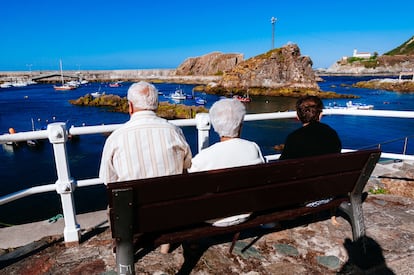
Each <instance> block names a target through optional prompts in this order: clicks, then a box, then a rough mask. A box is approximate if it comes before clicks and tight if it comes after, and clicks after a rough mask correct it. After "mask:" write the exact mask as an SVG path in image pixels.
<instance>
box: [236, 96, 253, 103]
mask: <svg viewBox="0 0 414 275" xmlns="http://www.w3.org/2000/svg"><path fill="white" fill-rule="evenodd" d="M233 98H235V99H237V100H238V101H241V102H251V101H252V99H251V97H249V96H248V95H245V96H239V95H235V96H233Z"/></svg>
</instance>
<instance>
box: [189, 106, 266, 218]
mask: <svg viewBox="0 0 414 275" xmlns="http://www.w3.org/2000/svg"><path fill="white" fill-rule="evenodd" d="M209 114H210V120H211V124H212V125H213V128H214V131H215V132H216V133H217V134H218V135H219V136H220V142H217V143H215V144H213V145H211V146H210V147H208V148H205V149H203V150H202V151H201V152H199V153H198V154H197V155H196V156H195V157H194V158H193V159H192V161H191V167H190V169H188V171H189V172H198V171H206V170H214V169H220V168H230V167H238V166H245V165H253V164H259V163H264V158H263V156H262V152H261V151H260V148H259V146H258V145H257V144H256V143H254V142H252V141H248V140H245V139H241V138H240V134H241V129H242V126H243V120H244V115H245V114H246V108H245V107H244V105H243V103H241V102H240V101H238V100H237V99H222V100H219V101H217V102H215V103H214V104H213V106H211V108H210V112H209ZM250 215H251V213H244V214H240V215H236V216H231V217H226V218H222V219H214V220H209V221H207V222H208V223H211V224H212V225H213V226H230V225H235V224H238V223H242V222H244V221H245V220H247V219H248V218H249V216H250Z"/></svg>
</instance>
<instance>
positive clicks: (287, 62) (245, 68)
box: [177, 44, 355, 98]
mask: <svg viewBox="0 0 414 275" xmlns="http://www.w3.org/2000/svg"><path fill="white" fill-rule="evenodd" d="M312 64H313V63H312V60H311V59H310V58H309V57H308V56H302V55H301V53H300V49H299V47H298V46H297V45H296V44H288V45H285V46H283V47H281V48H277V49H273V50H270V51H268V52H266V53H264V54H261V55H258V56H254V57H252V58H249V59H247V60H243V56H242V55H239V54H221V53H213V54H208V55H204V56H201V57H197V58H190V59H187V60H186V61H184V62H183V63H182V64H181V65H180V66H179V67H178V68H177V74H179V75H204V76H208V75H211V74H213V75H215V76H221V77H220V78H218V79H217V80H216V81H212V82H210V83H208V84H207V85H203V86H200V87H197V89H198V90H204V91H205V92H206V93H211V94H218V95H223V96H231V95H245V94H247V93H248V94H249V96H251V95H254V96H285V97H299V96H302V95H307V94H311V95H318V96H320V97H321V98H355V96H353V95H341V94H337V93H334V92H323V91H321V90H320V87H319V85H318V83H317V81H318V80H319V79H318V77H317V76H316V75H315V72H314V71H313V69H312Z"/></svg>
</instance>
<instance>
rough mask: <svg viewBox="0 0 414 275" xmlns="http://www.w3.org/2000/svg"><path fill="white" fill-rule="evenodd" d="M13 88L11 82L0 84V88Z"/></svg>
mask: <svg viewBox="0 0 414 275" xmlns="http://www.w3.org/2000/svg"><path fill="white" fill-rule="evenodd" d="M10 87H13V85H12V83H11V82H4V83H1V84H0V88H10Z"/></svg>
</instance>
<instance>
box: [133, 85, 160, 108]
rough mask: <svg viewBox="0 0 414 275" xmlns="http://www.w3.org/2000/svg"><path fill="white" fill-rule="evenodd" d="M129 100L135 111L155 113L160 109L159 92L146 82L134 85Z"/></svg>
mask: <svg viewBox="0 0 414 275" xmlns="http://www.w3.org/2000/svg"><path fill="white" fill-rule="evenodd" d="M127 98H128V101H130V102H131V103H132V105H133V106H134V108H135V109H139V110H151V111H155V110H157V108H158V90H157V88H155V86H154V85H152V84H150V83H148V82H145V81H140V82H138V83H134V84H132V85H131V86H130V87H129V89H128V96H127Z"/></svg>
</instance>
